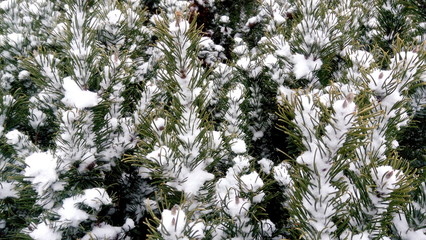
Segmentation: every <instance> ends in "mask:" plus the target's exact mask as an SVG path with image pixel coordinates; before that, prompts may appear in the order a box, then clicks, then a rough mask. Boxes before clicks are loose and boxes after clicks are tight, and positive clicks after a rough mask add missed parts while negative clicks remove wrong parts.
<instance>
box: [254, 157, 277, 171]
mask: <svg viewBox="0 0 426 240" xmlns="http://www.w3.org/2000/svg"><path fill="white" fill-rule="evenodd" d="M257 162H258V163H259V165H260V167H261V169H262V171H263V172H264V173H266V174H269V173H271V168H272V167H273V166H274V163H273V162H272V161H271V160H269V159H267V158H262V159H260V160H259V161H257Z"/></svg>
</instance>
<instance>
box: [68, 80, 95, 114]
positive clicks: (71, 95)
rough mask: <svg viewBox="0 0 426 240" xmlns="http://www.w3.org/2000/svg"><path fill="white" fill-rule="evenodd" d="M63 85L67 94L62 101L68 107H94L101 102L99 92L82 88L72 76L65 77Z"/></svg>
mask: <svg viewBox="0 0 426 240" xmlns="http://www.w3.org/2000/svg"><path fill="white" fill-rule="evenodd" d="M63 87H64V89H65V96H64V98H63V99H62V102H63V103H64V104H65V105H66V106H68V107H75V108H78V109H84V108H88V107H94V106H96V105H98V103H99V102H100V98H99V97H98V95H97V93H95V92H91V91H88V90H82V89H81V88H80V87H79V86H78V85H77V83H76V82H75V81H74V80H73V79H71V78H70V77H66V78H64V84H63Z"/></svg>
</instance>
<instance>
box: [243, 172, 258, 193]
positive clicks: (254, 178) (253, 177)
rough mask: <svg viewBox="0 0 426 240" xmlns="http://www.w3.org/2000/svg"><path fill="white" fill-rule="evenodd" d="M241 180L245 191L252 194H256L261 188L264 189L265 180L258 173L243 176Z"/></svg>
mask: <svg viewBox="0 0 426 240" xmlns="http://www.w3.org/2000/svg"><path fill="white" fill-rule="evenodd" d="M240 180H241V182H242V184H243V186H244V189H245V190H247V191H250V192H256V191H257V190H259V189H260V188H261V187H263V180H262V179H261V178H260V176H259V174H258V173H257V172H256V171H253V172H251V173H249V174H245V175H243V176H241V177H240Z"/></svg>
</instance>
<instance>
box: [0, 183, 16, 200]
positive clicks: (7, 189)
mask: <svg viewBox="0 0 426 240" xmlns="http://www.w3.org/2000/svg"><path fill="white" fill-rule="evenodd" d="M15 185H16V184H14V183H11V182H0V199H5V198H8V197H12V198H17V197H18V191H16V190H15Z"/></svg>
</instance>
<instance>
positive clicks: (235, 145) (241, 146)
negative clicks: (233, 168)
mask: <svg viewBox="0 0 426 240" xmlns="http://www.w3.org/2000/svg"><path fill="white" fill-rule="evenodd" d="M231 150H232V152H234V153H236V154H242V153H245V152H247V147H246V143H245V142H244V140H242V139H239V138H236V139H234V140H233V141H232V142H231Z"/></svg>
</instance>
